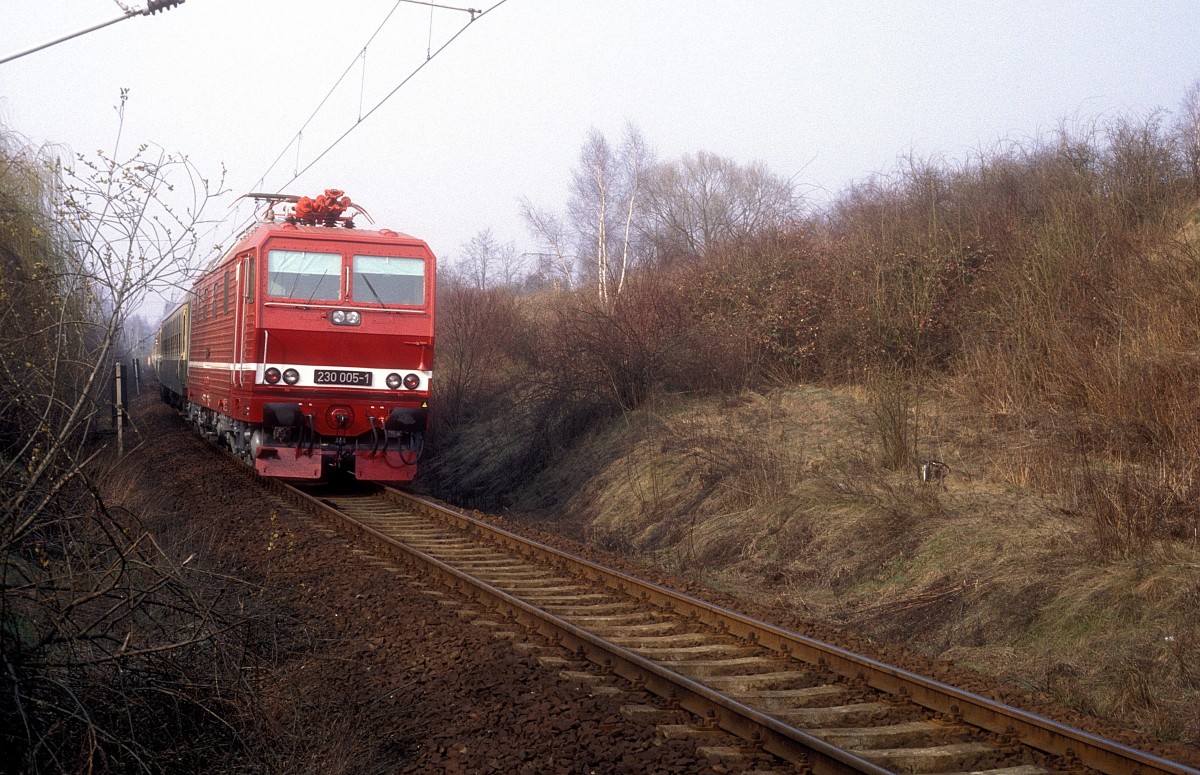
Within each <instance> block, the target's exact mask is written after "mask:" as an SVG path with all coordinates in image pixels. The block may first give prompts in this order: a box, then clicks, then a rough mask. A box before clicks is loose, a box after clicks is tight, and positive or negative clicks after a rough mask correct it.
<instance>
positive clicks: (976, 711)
mask: <svg viewBox="0 0 1200 775" xmlns="http://www.w3.org/2000/svg"><path fill="white" fill-rule="evenodd" d="M385 492H386V493H387V494H388V496H389V497H391V498H392V499H394V500H399V501H402V502H405V503H408V504H410V505H412V506H415V507H417V508H419V509H420V510H422V511H424V512H426V513H428V514H430V515H434V516H439V517H441V518H442V519H449V520H451V521H453V522H455V523H457V524H458V525H459V526H461V527H464V528H466V529H468V530H471V531H472V532H476V533H485V534H488V535H490V536H491V537H492V538H493V540H497V541H499V542H501V543H504V544H507V545H510V546H514V547H527V546H529V545H530V544H531V543H534V544H535V545H536V546H537V547H538V551H539V552H542V553H545V554H548V555H551V556H553V557H556V558H557V559H558V560H559V561H560V562H561V563H566V564H568V565H569V566H571V568H572V569H573V570H574V571H575V572H576V573H578V574H579V575H582V576H584V577H586V578H590V579H593V580H596V581H601V582H603V583H605V584H606V585H607V586H609V587H610V588H616V589H621V590H623V591H625V592H627V593H629V594H632V595H634V596H635V597H640V598H642V599H644V600H647V601H649V602H654V603H659V604H666V605H670V606H672V607H674V608H675V609H676V610H679V611H681V612H686V613H687V614H690V615H692V616H696V617H697V618H699V619H700V620H701V621H702V622H704V623H706V624H709V625H712V626H715V627H718V628H720V629H723V630H725V631H727V632H729V633H730V634H732V635H735V636H739V637H743V638H746V639H749V640H751V641H754V642H756V643H757V644H758V645H760V646H764V647H766V648H768V649H772V650H775V651H777V652H779V653H780V654H781V655H782V656H790V657H794V658H796V659H799V660H800V661H802V662H807V663H809V664H816V665H818V666H821V667H824V668H826V669H829V670H832V671H833V672H835V673H838V674H840V675H842V676H844V677H846V678H851V679H854V678H857V679H860V680H864V681H865V682H866V683H867V685H868V686H870V687H872V688H874V689H877V690H879V691H882V692H885V693H888V694H892V695H899V696H903V697H905V698H906V699H908V700H910V701H912V702H914V703H916V704H917V705H920V706H922V707H924V708H927V709H929V710H932V711H935V712H937V713H941V714H944V715H945V716H947V717H949V718H954V719H961V720H962V721H963V722H965V723H967V724H970V725H973V726H976V727H978V728H980V729H984V730H987V731H989V732H992V733H995V734H997V735H1000V736H1002V737H1003V738H1006V739H1013V740H1016V741H1019V742H1020V743H1022V744H1024V745H1027V746H1029V747H1031V748H1033V749H1036V750H1038V751H1041V752H1043V753H1046V754H1050V755H1051V756H1055V757H1060V758H1061V759H1063V760H1064V761H1066V762H1070V763H1075V762H1077V763H1078V764H1080V765H1082V766H1084V767H1088V768H1090V769H1093V770H1096V771H1098V772H1103V773H1108V774H1109V775H1135V773H1136V774H1137V775H1152V774H1153V773H1159V774H1161V775H1200V770H1196V769H1194V768H1191V767H1188V766H1186V765H1183V764H1179V763H1178V762H1173V761H1170V760H1167V759H1163V758H1161V757H1158V756H1155V755H1153V754H1150V753H1147V752H1145V751H1140V750H1138V749H1136V748H1131V747H1129V746H1126V745H1123V744H1121V743H1118V742H1115V741H1113V740H1109V739H1107V738H1103V737H1100V736H1098V735H1094V734H1091V733H1089V732H1085V731H1083V730H1080V729H1076V728H1074V727H1071V726H1068V725H1066V724H1062V723H1059V722H1057V721H1054V720H1052V719H1047V718H1044V717H1041V716H1038V715H1036V714H1033V713H1029V712H1027V711H1023V710H1021V709H1019V708H1014V707H1012V706H1010V705H1006V704H1004V703H1002V702H998V701H996V700H992V699H989V698H987V697H983V696H981V695H978V694H975V693H973V692H969V691H966V690H963V689H960V688H957V687H954V686H950V685H948V684H944V683H941V682H940V681H936V680H934V679H931V678H927V677H925V676H921V675H918V674H916V673H912V672H909V671H907V670H903V669H901V668H897V667H893V666H891V665H887V664H885V663H882V662H879V661H877V660H874V659H871V658H869V657H865V656H862V655H859V654H855V653H853V652H851V651H847V650H846V649H843V648H840V647H838V646H834V645H832V644H829V643H825V642H822V641H819V640H816V639H813V638H809V637H807V636H804V635H800V634H798V633H793V632H788V631H786V630H783V629H781V628H778V627H775V626H774V625H771V624H768V623H766V622H762V621H758V620H756V619H752V618H750V617H748V616H744V615H742V614H739V613H737V612H735V611H730V610H727V609H724V608H721V607H720V606H717V605H714V604H712V603H709V602H707V601H705V600H701V599H699V598H695V597H692V596H690V595H686V594H683V593H680V592H675V591H674V590H670V589H666V588H665V587H661V586H659V585H656V584H652V583H650V582H647V581H643V580H641V579H637V578H634V577H632V576H629V575H627V574H624V573H621V572H620V571H616V570H612V569H609V568H604V567H603V566H600V565H598V564H596V563H593V562H591V561H590V560H587V559H584V558H582V557H579V556H577V555H573V554H571V553H569V552H564V551H562V550H559V549H555V548H554V547H550V546H545V545H542V544H536V542H531V541H529V539H525V538H522V537H521V536H518V535H516V534H515V533H512V532H510V531H508V530H504V529H503V528H500V527H497V526H495V525H489V524H487V523H486V522H482V521H480V520H477V519H475V518H473V517H471V516H469V515H467V514H464V513H462V512H459V511H456V510H454V509H451V508H448V507H446V506H443V505H441V504H439V503H436V502H434V501H433V500H431V499H428V498H424V497H421V496H418V495H414V494H411V493H406V492H403V491H400V490H395V489H392V488H386V489H385ZM614 582H615V583H614Z"/></svg>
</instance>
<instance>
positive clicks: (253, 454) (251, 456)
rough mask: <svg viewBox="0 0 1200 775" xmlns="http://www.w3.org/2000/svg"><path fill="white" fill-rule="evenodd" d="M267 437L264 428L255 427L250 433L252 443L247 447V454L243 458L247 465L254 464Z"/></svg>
mask: <svg viewBox="0 0 1200 775" xmlns="http://www.w3.org/2000/svg"><path fill="white" fill-rule="evenodd" d="M264 438H266V437H265V435H264V434H263V429H262V428H255V429H254V432H253V433H251V434H250V444H249V445H247V447H246V456H245V457H244V458H243V460H245V461H246V464H247V465H250V466H253V465H254V461H255V460H257V459H258V448H259V447H261V446H262V445H263V439H264Z"/></svg>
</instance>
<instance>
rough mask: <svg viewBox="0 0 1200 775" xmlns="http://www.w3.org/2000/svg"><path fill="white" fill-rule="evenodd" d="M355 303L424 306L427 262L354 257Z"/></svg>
mask: <svg viewBox="0 0 1200 775" xmlns="http://www.w3.org/2000/svg"><path fill="white" fill-rule="evenodd" d="M353 279H354V286H353V290H352V292H351V295H352V296H353V298H354V300H355V301H361V302H364V303H374V304H407V305H413V306H415V305H419V304H424V303H425V261H424V260H423V259H420V258H404V257H401V256H355V257H354V275H353Z"/></svg>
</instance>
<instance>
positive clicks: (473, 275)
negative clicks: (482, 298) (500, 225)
mask: <svg viewBox="0 0 1200 775" xmlns="http://www.w3.org/2000/svg"><path fill="white" fill-rule="evenodd" d="M462 252H463V258H462V260H461V262H460V271H461V272H462V273H463V275H464V279H465V280H466V281H467V283H468V284H469V285H470V286H471V287H473V288H477V289H479V290H483V289H485V288H490V287H494V286H496V285H497V284H499V285H503V286H506V287H511V286H515V285H517V284H518V283H519V281H520V279H521V275H522V271H523V269H524V257H523V256H521V255H520V254H519V253H517V249H516V247H515V246H514V245H513V244H512V243H511V242H506V243H500V242H499V241H497V240H496V238H495V236H494V235H493V234H492V230H491V229H490V228H488V229H481V230H480V231H479V232H477V233H476V234H475V236H474V237H472V238H471V241H470V242H468V243H467V244H465V245H463V247H462Z"/></svg>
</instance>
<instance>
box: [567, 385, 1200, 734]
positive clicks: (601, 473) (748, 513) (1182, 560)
mask: <svg viewBox="0 0 1200 775" xmlns="http://www.w3.org/2000/svg"><path fill="white" fill-rule="evenodd" d="M920 411H921V412H922V416H921V418H920V420H919V423H918V427H920V428H921V429H923V430H922V432H921V434H920V435H919V437H918V438H917V439H916V444H917V448H918V449H921V450H936V451H937V453H938V454H939V456H940V457H941V459H943V460H944V461H946V463H947V464H948V465H949V467H950V473H949V475H948V476H947V477H946V478H945V479H944V480H941V481H939V482H934V483H931V484H925V483H922V482H920V481H919V480H918V478H917V476H916V472H915V469H914V468H912V467H905V468H902V469H900V470H891V469H890V468H889V467H888V466H886V465H884V463H885V462H886V461H885V460H884V458H883V457H881V455H880V449H879V446H880V442H879V439H878V438H877V436H876V435H875V434H874V433H873V422H874V419H873V418H874V410H873V408H872V405H871V394H870V393H869V392H868V391H843V390H829V389H820V388H814V387H803V388H796V389H786V390H778V391H774V392H772V393H770V394H767V395H759V394H747V395H745V396H743V397H741V398H740V399H738V400H730V399H724V400H722V399H711V400H707V401H701V402H694V403H690V404H688V405H687V408H686V409H685V408H676V409H674V410H670V409H669V408H667V407H664V406H659V407H657V408H649V409H646V410H643V411H642V412H639V413H635V414H634V415H632V416H631V417H629V418H628V422H627V423H626V424H625V425H624V431H623V432H620V433H615V434H614V433H606V434H605V435H604V437H603V439H602V440H601V439H599V438H597V439H595V440H594V443H593V444H590V445H588V446H586V447H585V448H582V449H581V450H580V451H578V453H577V454H576V455H574V456H572V457H571V458H570V460H569V461H566V462H564V465H567V466H571V467H574V468H576V469H580V470H588V469H595V470H596V471H597V473H596V475H595V476H594V477H592V478H591V479H590V481H589V483H588V486H587V487H586V489H584V490H582V491H580V492H579V493H578V494H577V495H576V496H575V497H574V498H573V499H572V501H571V503H570V505H569V508H570V509H571V510H572V511H573V512H574V513H577V514H580V515H582V517H583V518H585V519H586V520H587V524H588V532H589V537H590V538H591V539H592V540H594V541H595V542H596V543H598V544H600V545H602V546H606V547H608V548H611V549H618V550H621V551H624V552H627V553H630V554H633V555H636V556H638V557H640V558H641V559H644V560H648V561H651V562H657V563H660V564H662V565H663V566H664V567H666V568H667V569H669V570H671V571H674V572H677V573H684V574H692V575H695V576H697V577H698V578H699V580H702V581H705V582H707V583H709V584H713V585H715V586H718V587H721V588H726V589H730V590H733V591H739V592H741V593H743V594H746V595H748V596H752V597H753V598H755V599H774V600H776V601H778V603H779V604H780V605H782V606H784V607H787V608H790V609H792V610H794V611H796V612H797V613H800V614H802V615H804V616H806V617H808V618H810V619H821V620H825V621H829V622H833V623H837V624H842V625H846V626H851V627H853V628H854V629H855V630H857V631H860V632H862V633H864V634H866V635H868V636H870V637H873V638H876V639H879V640H882V641H893V642H902V643H905V644H908V645H910V646H913V647H917V648H921V649H923V650H926V651H927V652H929V653H930V654H932V655H938V656H943V657H946V658H951V659H954V660H955V661H958V662H960V663H962V664H964V665H967V666H972V667H975V668H977V669H979V670H982V671H984V672H989V673H993V674H996V675H999V676H1001V677H1003V678H1005V679H1007V680H1009V681H1011V682H1013V683H1015V684H1018V685H1022V686H1026V687H1029V688H1034V689H1040V690H1043V691H1047V692H1050V693H1051V694H1052V695H1054V696H1056V697H1058V698H1059V699H1060V700H1062V701H1063V702H1065V703H1067V704H1068V705H1071V706H1073V707H1075V708H1077V709H1079V710H1081V711H1085V712H1089V713H1098V714H1101V715H1106V716H1115V717H1122V718H1124V719H1126V720H1127V721H1129V722H1130V723H1133V724H1137V725H1138V726H1140V727H1141V728H1143V729H1144V730H1147V731H1149V732H1151V733H1153V734H1156V735H1159V736H1160V737H1162V738H1164V739H1174V740H1182V741H1185V742H1188V743H1191V744H1197V743H1200V735H1198V731H1197V726H1196V723H1195V722H1196V718H1195V715H1196V714H1195V711H1194V710H1192V709H1193V708H1195V707H1197V706H1198V705H1200V658H1198V657H1197V656H1196V655H1197V654H1198V653H1200V616H1198V615H1197V614H1196V613H1195V612H1196V611H1197V610H1200V606H1198V605H1197V603H1200V582H1198V581H1197V579H1198V578H1200V550H1198V549H1197V547H1196V546H1194V545H1190V544H1188V543H1187V542H1180V541H1164V540H1156V541H1153V542H1152V546H1149V547H1147V550H1146V551H1144V552H1140V553H1138V554H1137V556H1136V557H1133V556H1130V557H1125V558H1123V559H1118V560H1115V561H1114V560H1104V559H1100V557H1099V555H1098V554H1097V552H1096V551H1095V544H1094V541H1095V538H1094V536H1093V535H1092V530H1093V525H1092V523H1091V522H1090V521H1089V520H1088V519H1086V518H1084V517H1083V516H1081V515H1078V514H1076V513H1073V512H1072V511H1071V510H1070V509H1069V508H1068V505H1069V500H1068V499H1066V498H1063V497H1061V496H1055V495H1052V494H1045V493H1042V492H1039V491H1038V490H1037V488H1035V487H1033V486H1031V483H1032V482H1035V481H1037V479H1036V477H1035V476H1033V475H1026V476H1025V477H1024V479H1023V480H1022V481H1019V482H1014V481H1013V479H1014V477H1013V471H1014V465H1015V464H1014V461H1016V460H1020V459H1025V460H1027V461H1028V462H1029V463H1030V464H1031V465H1032V464H1033V463H1037V464H1038V465H1044V464H1045V460H1044V459H1043V458H1041V457H1038V456H1037V455H1034V454H1033V453H1032V452H1031V450H1034V449H1043V450H1045V449H1049V448H1050V447H1051V444H1050V440H1049V439H1046V438H1044V437H1043V436H1042V435H1041V431H1039V428H1038V427H1037V426H1032V427H1031V426H1028V425H1025V424H1021V423H1014V424H1012V425H1011V426H1009V425H1004V423H1001V424H1002V425H1004V429H1003V430H1001V429H998V428H997V427H995V426H994V425H991V424H981V423H979V422H978V418H975V422H972V414H971V411H970V410H969V409H968V408H964V407H963V406H962V405H961V404H956V403H955V402H954V401H953V399H951V398H948V397H946V396H940V397H938V398H937V399H936V400H935V399H934V398H933V397H932V396H928V395H927V400H926V402H925V403H924V404H923V405H922V406H921V407H920ZM1046 430H1047V431H1048V432H1050V433H1051V435H1053V428H1047V429H1046ZM614 448H615V449H617V450H619V451H620V453H619V454H617V455H615V456H614V455H613V454H612V452H613V450H614Z"/></svg>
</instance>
